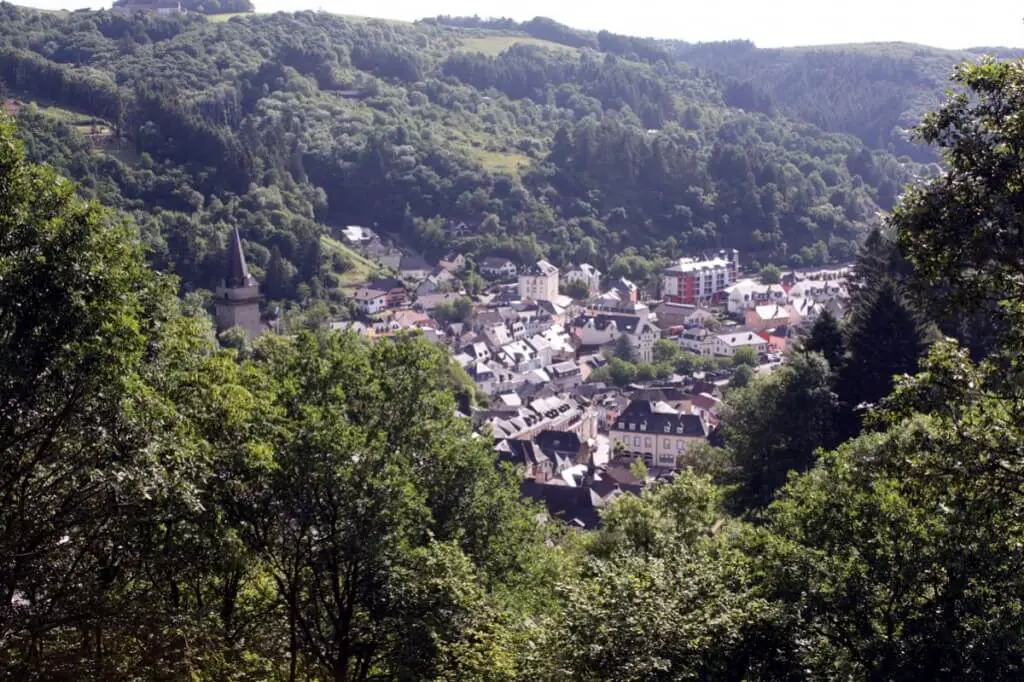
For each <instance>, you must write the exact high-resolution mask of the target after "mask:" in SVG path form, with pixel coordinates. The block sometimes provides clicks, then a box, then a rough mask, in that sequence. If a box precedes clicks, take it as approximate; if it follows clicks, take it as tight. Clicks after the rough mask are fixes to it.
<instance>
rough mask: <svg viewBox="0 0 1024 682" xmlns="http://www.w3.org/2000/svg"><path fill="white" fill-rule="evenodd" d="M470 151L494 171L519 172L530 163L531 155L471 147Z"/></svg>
mask: <svg viewBox="0 0 1024 682" xmlns="http://www.w3.org/2000/svg"><path fill="white" fill-rule="evenodd" d="M469 153H470V154H472V155H473V157H474V158H476V160H477V161H479V162H480V163H481V164H482V165H483V167H484V168H486V169H487V170H488V171H490V172H492V173H511V174H513V175H515V174H517V173H519V171H520V169H522V168H525V167H526V166H529V165H530V157H528V156H526V155H524V154H517V153H515V152H492V151H488V150H486V149H470V150H469Z"/></svg>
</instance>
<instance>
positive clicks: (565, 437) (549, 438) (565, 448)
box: [534, 430, 583, 457]
mask: <svg viewBox="0 0 1024 682" xmlns="http://www.w3.org/2000/svg"><path fill="white" fill-rule="evenodd" d="M534 442H535V443H536V444H537V446H538V447H540V449H541V451H543V452H545V453H548V452H557V453H560V454H569V455H572V456H573V457H575V456H576V454H577V453H578V452H579V451H580V447H582V445H583V443H582V442H581V441H580V437H579V436H578V435H577V434H575V433H572V432H570V431H547V430H545V431H541V432H540V433H538V434H537V437H536V438H534Z"/></svg>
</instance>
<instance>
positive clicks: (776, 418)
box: [722, 353, 836, 510]
mask: <svg viewBox="0 0 1024 682" xmlns="http://www.w3.org/2000/svg"><path fill="white" fill-rule="evenodd" d="M835 408H836V398H835V395H834V394H833V393H832V390H831V388H830V386H829V371H828V364H827V363H826V362H825V361H824V358H822V357H821V356H820V355H816V354H813V353H808V354H803V355H794V356H792V357H791V358H790V360H789V362H788V363H787V364H786V365H785V366H783V367H782V368H781V369H779V370H778V371H776V372H775V373H773V374H770V375H768V376H767V377H765V378H762V379H759V380H758V381H755V382H754V383H753V384H751V385H750V387H749V388H745V389H740V390H738V391H736V392H734V393H731V394H730V395H729V400H728V402H727V409H726V411H725V413H724V414H723V415H722V424H723V429H724V433H725V442H726V447H727V448H728V450H729V452H730V453H731V455H732V459H733V464H734V466H735V468H736V470H735V476H736V483H737V484H738V487H737V490H736V493H735V494H734V496H733V498H732V500H731V501H730V504H731V506H732V507H733V508H734V509H737V510H748V509H763V508H765V507H767V506H768V505H769V504H770V503H771V501H772V499H773V498H774V497H775V493H776V491H777V490H779V488H781V487H782V486H783V485H784V484H785V482H786V478H787V477H788V475H789V473H790V472H792V471H795V472H798V473H799V472H804V471H807V470H808V469H810V468H811V466H812V465H813V464H814V462H815V457H816V451H817V450H818V448H829V447H832V446H833V445H835V442H836V441H835V427H834V416H833V413H834V411H835Z"/></svg>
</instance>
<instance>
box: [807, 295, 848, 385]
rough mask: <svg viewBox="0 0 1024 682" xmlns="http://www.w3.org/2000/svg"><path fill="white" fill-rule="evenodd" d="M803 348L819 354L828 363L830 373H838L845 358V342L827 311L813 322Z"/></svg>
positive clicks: (831, 315) (837, 323) (833, 316)
mask: <svg viewBox="0 0 1024 682" xmlns="http://www.w3.org/2000/svg"><path fill="white" fill-rule="evenodd" d="M803 347H804V350H806V351H808V352H811V353H820V354H821V355H822V357H824V358H825V360H827V361H828V366H829V369H831V370H832V373H833V374H836V373H838V372H839V370H840V368H842V366H843V360H844V359H845V356H846V341H845V339H844V338H843V330H842V329H840V327H839V321H838V320H836V318H835V315H833V314H832V313H830V312H829V311H827V310H825V311H822V313H821V314H820V315H818V319H817V320H815V321H814V326H813V327H811V333H810V335H809V336H808V337H807V340H806V341H804V345H803Z"/></svg>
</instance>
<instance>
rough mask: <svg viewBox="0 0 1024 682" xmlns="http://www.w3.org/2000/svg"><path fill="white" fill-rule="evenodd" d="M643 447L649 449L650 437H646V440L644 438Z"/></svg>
mask: <svg viewBox="0 0 1024 682" xmlns="http://www.w3.org/2000/svg"><path fill="white" fill-rule="evenodd" d="M644 447H645V448H649V447H651V437H650V436H648V437H647V438H644Z"/></svg>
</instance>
